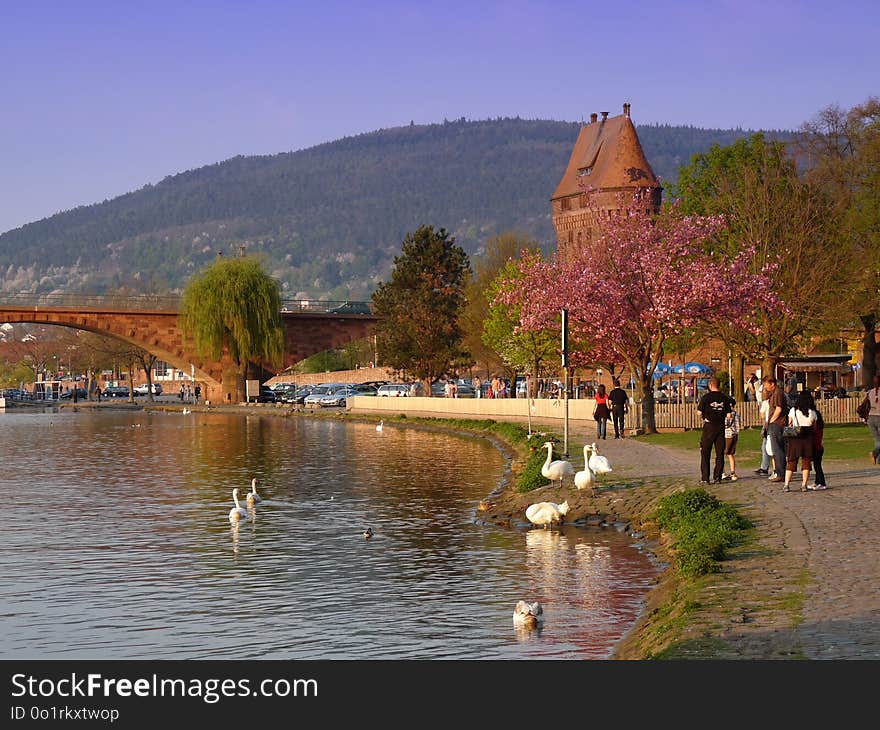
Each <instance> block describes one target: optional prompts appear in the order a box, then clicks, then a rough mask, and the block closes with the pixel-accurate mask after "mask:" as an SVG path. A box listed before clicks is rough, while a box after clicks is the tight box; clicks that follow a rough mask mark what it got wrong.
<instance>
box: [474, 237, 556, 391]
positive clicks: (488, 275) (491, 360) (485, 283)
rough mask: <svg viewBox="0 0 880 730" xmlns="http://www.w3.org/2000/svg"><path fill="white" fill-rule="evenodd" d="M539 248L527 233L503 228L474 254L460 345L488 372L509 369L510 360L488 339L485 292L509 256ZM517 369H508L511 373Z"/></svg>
mask: <svg viewBox="0 0 880 730" xmlns="http://www.w3.org/2000/svg"><path fill="white" fill-rule="evenodd" d="M523 250H526V251H530V252H537V251H539V247H538V242H537V241H536V240H535V239H534V238H530V237H529V236H527V235H526V234H523V233H517V232H515V231H506V232H504V233H502V234H501V235H498V236H493V237H492V238H490V239H489V240H488V242H487V243H486V251H485V253H484V254H483V255H481V256H477V257H474V261H473V265H474V273H473V276H470V277H468V281H467V283H466V284H465V300H466V303H465V306H464V308H463V310H462V313H461V329H462V333H463V340H462V342H463V345H464V347H465V349H466V350H467V351H468V352H470V353H471V355H472V356H473V358H474V360H475V361H476V362H477V363H478V364H480V365H482V366H483V367H484V368H485V370H486V372H487V374H491V372H492V371H494V370H497V369H500V368H503V367H505V366H506V369H509V368H511V363H510V362H508V361H506V360H505V359H504V358H503V357H502V356H501V354H500V351H499V350H498V349H497V348H496V347H495V346H494V345H493V344H492V342H495V340H487V339H486V337H485V332H484V328H485V326H486V323H487V321H488V320H489V318H490V317H491V316H492V315H490V307H489V300H488V299H487V298H486V291H487V290H488V289H489V288H490V286H491V285H492V282H493V281H494V280H495V279H496V278H497V277H498V275H499V274H500V273H501V271H502V270H503V269H504V268H505V266H506V265H507V262H508V261H510V260H511V259H514V258H518V257H519V255H520V253H521V252H522V251H523ZM515 373H516V371H515V370H513V371H511V372H508V373H507V375H509V376H511V377H512V376H513V375H515Z"/></svg>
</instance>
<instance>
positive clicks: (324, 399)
mask: <svg viewBox="0 0 880 730" xmlns="http://www.w3.org/2000/svg"><path fill="white" fill-rule="evenodd" d="M356 395H363V393H359V392H358V391H357V390H355V389H354V388H352V387H346V388H338V389H337V390H334V391H333V392H332V393H329V394H328V395H325V396H321V401H320V405H321V408H344V407H345V405H346V400H347V399H348V398H351V397H353V396H356Z"/></svg>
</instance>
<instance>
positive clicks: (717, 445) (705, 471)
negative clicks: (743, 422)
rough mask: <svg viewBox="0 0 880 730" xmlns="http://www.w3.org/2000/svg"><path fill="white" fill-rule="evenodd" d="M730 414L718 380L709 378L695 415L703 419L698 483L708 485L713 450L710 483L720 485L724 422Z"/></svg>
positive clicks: (722, 463)
mask: <svg viewBox="0 0 880 730" xmlns="http://www.w3.org/2000/svg"><path fill="white" fill-rule="evenodd" d="M728 413H730V398H729V397H728V396H726V395H724V393H722V392H721V383H720V382H719V380H718V378H709V391H708V392H707V393H706V394H705V395H703V397H702V398H700V402H699V403H698V404H697V415H698V416H699V417H700V418H702V419H703V436H702V438H701V439H700V483H701V484H708V483H709V456H710V454H711V453H712V450H713V449H714V450H715V466H714V468H713V469H712V482H713V483H714V484H720V483H721V476H722V474H723V473H724V421H725V419H726V418H727V414H728Z"/></svg>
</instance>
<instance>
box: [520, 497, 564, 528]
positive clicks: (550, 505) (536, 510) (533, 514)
mask: <svg viewBox="0 0 880 730" xmlns="http://www.w3.org/2000/svg"><path fill="white" fill-rule="evenodd" d="M566 514H568V501H565V502H563V503H562V504H556V503H555V502H537V503H535V504H532V505H529V506H528V507H527V508H526V517H527V518H528V520H529V522H531V523H532V524H533V525H543V526H544V527H547V525H552V524H553V523H554V522H559V523H562V518H563V517H565V515H566Z"/></svg>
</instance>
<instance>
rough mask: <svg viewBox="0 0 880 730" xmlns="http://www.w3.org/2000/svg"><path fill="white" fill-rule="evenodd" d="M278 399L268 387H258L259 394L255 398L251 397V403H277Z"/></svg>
mask: <svg viewBox="0 0 880 730" xmlns="http://www.w3.org/2000/svg"><path fill="white" fill-rule="evenodd" d="M277 402H278V398H277V397H276V395H275V391H274V390H272V389H271V388H270V387H269V386H268V385H261V386H260V394H259V395H257V396H251V403H277Z"/></svg>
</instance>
